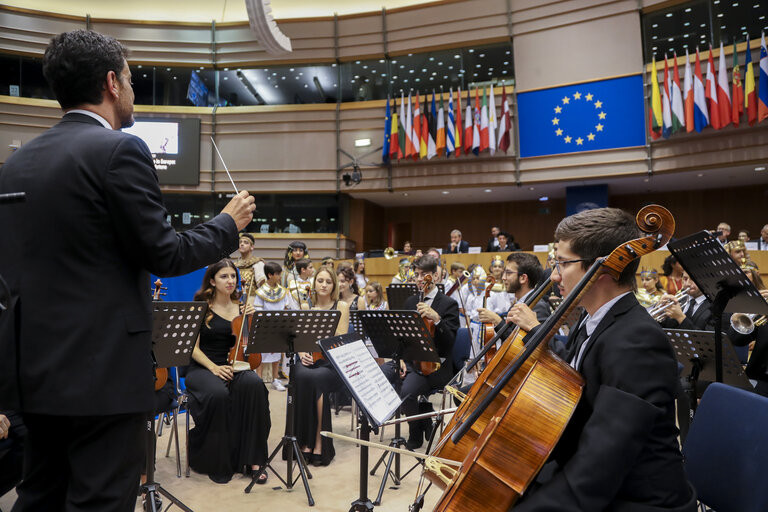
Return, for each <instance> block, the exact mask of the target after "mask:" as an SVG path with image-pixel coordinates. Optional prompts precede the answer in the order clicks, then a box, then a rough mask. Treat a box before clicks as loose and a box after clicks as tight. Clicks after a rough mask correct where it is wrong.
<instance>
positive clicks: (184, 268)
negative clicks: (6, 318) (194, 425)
mask: <svg viewBox="0 0 768 512" xmlns="http://www.w3.org/2000/svg"><path fill="white" fill-rule="evenodd" d="M126 55H127V51H126V49H125V48H124V47H123V46H122V45H121V44H120V43H119V42H118V41H116V40H115V39H113V38H111V37H107V36H104V35H101V34H98V33H96V32H92V31H86V30H76V31H73V32H68V33H63V34H59V35H58V36H56V37H54V38H53V39H52V40H51V43H50V45H49V46H48V48H47V49H46V52H45V56H44V58H43V73H44V74H45V77H46V79H47V80H48V82H49V84H50V86H51V89H52V90H53V92H54V94H55V95H56V99H57V100H58V101H59V104H60V105H61V108H62V110H63V111H64V116H63V118H62V119H61V121H60V122H59V123H58V124H56V125H55V126H54V127H53V128H51V129H49V130H47V131H46V132H44V133H43V134H42V135H40V136H39V137H37V138H35V139H34V140H32V141H31V142H29V143H27V144H25V145H24V147H22V148H21V149H19V150H18V151H16V152H15V153H14V154H12V155H11V156H10V157H9V158H8V160H7V161H6V163H5V165H4V166H3V167H2V168H1V169H0V193H5V192H15V191H24V192H26V197H27V201H26V203H25V204H21V205H18V206H16V205H14V207H13V208H3V209H0V239H2V240H3V251H0V253H2V255H0V273H2V274H3V275H4V276H5V277H6V279H8V280H9V286H10V288H11V302H12V303H13V304H14V305H15V318H16V322H15V325H11V326H10V327H9V326H8V325H7V323H6V327H5V328H6V330H5V331H4V332H3V333H0V334H2V335H0V344H1V346H0V354H2V357H0V408H13V409H16V410H20V411H21V412H22V413H23V416H24V422H25V424H26V426H27V429H28V435H27V438H26V446H25V455H24V456H25V461H24V476H23V481H22V483H21V484H19V486H18V487H17V491H18V500H17V502H16V505H15V506H14V509H13V510H14V511H42V510H46V511H47V510H64V509H65V508H66V510H75V509H76V510H79V511H91V510H93V511H99V512H105V511H131V510H133V509H134V506H135V503H136V492H137V490H138V485H139V475H140V472H141V462H142V459H143V456H144V451H143V447H144V437H143V433H144V423H145V420H146V415H147V412H148V411H151V410H152V408H153V405H154V393H153V375H152V356H151V349H152V341H151V330H152V306H151V295H150V279H149V272H152V273H154V274H157V275H160V276H173V275H180V274H184V273H188V272H191V271H193V270H196V269H198V268H200V267H202V266H205V265H207V264H209V263H212V262H214V261H217V260H219V259H221V258H222V257H226V256H227V255H228V254H230V253H231V252H232V251H234V250H235V249H236V247H237V232H238V231H239V230H240V229H242V228H244V227H245V226H247V225H248V223H249V222H250V221H251V219H252V212H253V210H254V204H253V197H251V196H250V195H249V194H248V193H247V192H245V191H243V192H240V193H239V194H238V195H236V196H235V197H234V198H233V199H232V201H230V203H229V204H228V205H227V206H226V207H225V208H224V210H222V212H221V214H220V215H217V216H216V217H215V218H213V219H212V220H211V221H209V222H206V223H205V224H201V225H199V226H196V227H194V228H192V229H190V230H188V231H185V232H184V233H176V232H175V231H174V229H173V228H172V227H171V226H170V225H169V224H168V222H167V221H166V215H167V212H166V210H165V208H164V207H163V200H162V196H161V193H160V187H159V185H158V179H157V173H156V172H155V169H154V166H153V162H152V155H151V154H150V152H149V150H148V148H147V146H146V144H144V142H142V141H141V140H140V139H139V138H137V137H135V136H133V135H129V134H127V133H123V132H120V131H119V129H120V128H121V127H127V126H130V125H131V124H133V99H134V94H133V89H132V87H131V73H130V70H129V68H128V64H127V61H126ZM45 247H54V248H55V251H54V252H53V254H52V253H51V252H50V251H47V250H45ZM9 334H11V335H9Z"/></svg>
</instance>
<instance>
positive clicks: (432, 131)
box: [424, 89, 437, 158]
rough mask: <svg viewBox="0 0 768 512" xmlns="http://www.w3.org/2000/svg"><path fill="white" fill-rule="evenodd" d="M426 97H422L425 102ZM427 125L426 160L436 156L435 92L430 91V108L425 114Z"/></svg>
mask: <svg viewBox="0 0 768 512" xmlns="http://www.w3.org/2000/svg"><path fill="white" fill-rule="evenodd" d="M426 99H427V97H426V96H425V97H424V100H425V101H426ZM427 124H428V125H429V136H428V139H427V158H433V157H436V156H437V112H436V108H435V90H434V89H432V108H431V109H430V110H429V112H428V113H427Z"/></svg>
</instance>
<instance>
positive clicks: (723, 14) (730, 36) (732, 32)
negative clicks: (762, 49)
mask: <svg viewBox="0 0 768 512" xmlns="http://www.w3.org/2000/svg"><path fill="white" fill-rule="evenodd" d="M712 4H713V5H712V22H713V24H714V27H713V28H714V33H715V41H717V44H718V45H719V44H720V40H721V39H722V41H723V44H733V41H734V39H736V42H737V43H740V42H744V39H745V38H746V37H751V38H752V39H757V38H759V37H760V32H761V31H766V32H768V20H767V19H766V13H768V1H766V0H747V1H744V2H731V1H724V0H714V2H712Z"/></svg>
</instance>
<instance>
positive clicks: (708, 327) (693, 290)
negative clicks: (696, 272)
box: [659, 272, 714, 331]
mask: <svg viewBox="0 0 768 512" xmlns="http://www.w3.org/2000/svg"><path fill="white" fill-rule="evenodd" d="M685 288H688V296H689V297H690V299H689V300H687V301H686V303H685V304H684V305H682V306H681V305H680V300H679V299H678V298H677V297H676V296H674V295H664V296H662V298H661V301H660V302H659V304H660V305H664V304H665V303H666V304H669V306H668V307H667V309H665V310H664V316H665V318H664V319H663V320H662V321H661V326H662V327H666V328H668V329H688V330H697V331H712V330H714V320H713V318H712V311H711V310H710V306H711V304H710V302H709V301H708V300H707V297H706V295H704V294H703V293H702V291H701V290H699V287H698V286H696V283H694V282H693V279H691V276H689V275H688V272H683V289H685Z"/></svg>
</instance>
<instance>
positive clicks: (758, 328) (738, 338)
mask: <svg viewBox="0 0 768 512" xmlns="http://www.w3.org/2000/svg"><path fill="white" fill-rule="evenodd" d="M741 269H742V270H743V271H744V273H745V274H747V277H748V278H749V280H750V281H752V284H754V285H755V287H756V288H757V289H758V290H760V294H761V295H762V296H763V298H764V299H765V300H766V301H768V288H766V286H765V284H764V283H763V280H762V278H761V277H760V273H759V272H758V270H757V267H756V266H755V264H754V263H747V264H745V265H744V266H742V267H741ZM734 314H735V313H734ZM728 320H729V321H728V323H724V324H723V329H725V328H726V326H727V328H728V332H727V335H728V339H729V340H731V342H732V343H733V344H734V345H735V346H737V347H743V346H746V345H749V346H751V347H752V354H751V356H750V357H749V363H748V364H747V369H746V374H747V377H749V378H750V379H752V380H755V381H757V383H756V385H755V391H756V392H757V393H759V394H761V395H763V396H768V324H766V323H762V322H760V321H759V320H758V319H757V318H753V319H752V321H753V324H752V325H753V327H752V330H751V331H750V330H749V329H746V331H749V332H739V331H737V330H736V329H734V327H733V326H734V322H732V321H730V319H728ZM758 324H760V325H758Z"/></svg>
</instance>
